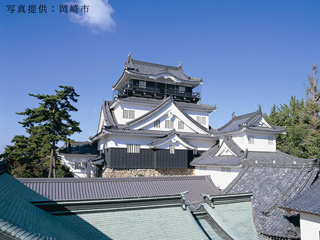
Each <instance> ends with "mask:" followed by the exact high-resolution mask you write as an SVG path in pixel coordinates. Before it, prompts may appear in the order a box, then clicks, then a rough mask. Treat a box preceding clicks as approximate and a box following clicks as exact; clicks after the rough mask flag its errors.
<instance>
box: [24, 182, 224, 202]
mask: <svg viewBox="0 0 320 240" xmlns="http://www.w3.org/2000/svg"><path fill="white" fill-rule="evenodd" d="M19 181H21V182H22V183H24V184H25V185H26V186H28V187H30V188H31V189H32V190H34V191H36V192H38V193H39V194H41V195H43V196H44V197H46V198H48V199H50V200H75V199H105V198H124V197H142V196H161V195H169V194H177V193H181V192H184V191H189V193H187V194H186V195H185V197H186V200H187V202H193V201H200V200H202V197H201V194H209V195H215V194H219V193H220V191H219V190H218V188H217V187H216V186H215V185H214V184H213V183H212V181H211V179H210V177H208V176H188V177H150V178H148V177H137V178H87V179H78V178H77V179H74V178H56V179H47V178H37V179H35V178H34V179H30V178H29V179H28V178H20V179H19Z"/></svg>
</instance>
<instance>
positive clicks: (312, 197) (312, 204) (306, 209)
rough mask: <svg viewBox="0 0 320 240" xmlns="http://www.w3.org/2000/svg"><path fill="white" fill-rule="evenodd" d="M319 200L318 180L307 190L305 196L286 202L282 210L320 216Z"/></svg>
mask: <svg viewBox="0 0 320 240" xmlns="http://www.w3.org/2000/svg"><path fill="white" fill-rule="evenodd" d="M319 199H320V180H317V181H316V182H315V183H314V184H313V185H312V186H311V187H310V188H309V189H307V190H305V191H304V192H303V194H299V195H297V196H296V197H294V198H292V199H290V200H289V201H287V202H285V203H284V204H283V205H282V206H281V208H283V209H286V210H289V211H297V212H303V213H310V214H315V215H320V203H319Z"/></svg>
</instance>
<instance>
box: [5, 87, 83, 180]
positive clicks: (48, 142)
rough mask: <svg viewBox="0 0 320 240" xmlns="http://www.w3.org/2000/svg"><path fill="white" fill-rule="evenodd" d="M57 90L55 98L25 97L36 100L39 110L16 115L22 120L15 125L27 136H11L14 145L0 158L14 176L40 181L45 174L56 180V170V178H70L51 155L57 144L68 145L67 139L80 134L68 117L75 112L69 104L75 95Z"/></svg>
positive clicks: (74, 99)
mask: <svg viewBox="0 0 320 240" xmlns="http://www.w3.org/2000/svg"><path fill="white" fill-rule="evenodd" d="M59 88H60V90H55V92H56V94H55V95H44V94H37V95H34V94H29V95H30V96H32V97H35V98H37V99H38V100H40V103H39V105H40V106H39V107H37V108H33V109H30V108H27V109H26V110H25V111H24V112H20V113H17V114H18V115H23V116H26V118H25V119H24V120H23V121H22V122H19V123H20V124H21V125H22V126H23V127H24V128H25V129H26V132H27V133H28V134H29V136H28V137H26V136H21V135H19V136H15V137H14V138H13V140H12V143H14V145H13V146H7V147H6V148H5V153H4V154H3V156H4V157H6V160H7V161H8V163H9V164H10V166H11V168H12V171H13V175H14V176H18V177H44V175H45V174H46V175H47V176H48V177H52V176H53V177H56V169H58V170H59V177H64V176H70V173H69V172H68V170H67V169H66V168H65V167H64V166H62V165H60V164H59V161H58V162H57V157H56V154H55V153H56V144H57V143H58V142H59V141H71V139H69V137H70V136H71V135H72V134H74V133H76V132H81V129H80V128H79V125H80V123H79V122H77V121H74V120H72V119H71V116H70V114H69V113H70V112H74V111H77V110H78V109H77V108H75V107H74V106H73V105H72V104H71V102H77V101H78V100H77V97H79V95H78V94H77V93H76V92H75V90H74V89H73V87H70V86H59ZM50 154H51V156H50ZM49 156H50V157H49ZM48 162H49V163H48ZM48 168H49V170H48Z"/></svg>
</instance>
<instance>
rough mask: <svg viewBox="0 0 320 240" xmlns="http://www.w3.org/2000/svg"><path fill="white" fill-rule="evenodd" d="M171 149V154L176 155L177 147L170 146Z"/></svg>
mask: <svg viewBox="0 0 320 240" xmlns="http://www.w3.org/2000/svg"><path fill="white" fill-rule="evenodd" d="M169 149H170V154H174V153H175V146H174V145H170V146H169Z"/></svg>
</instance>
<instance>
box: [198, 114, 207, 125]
mask: <svg viewBox="0 0 320 240" xmlns="http://www.w3.org/2000/svg"><path fill="white" fill-rule="evenodd" d="M197 122H198V123H200V124H202V125H206V124H207V119H206V117H202V116H197Z"/></svg>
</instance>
